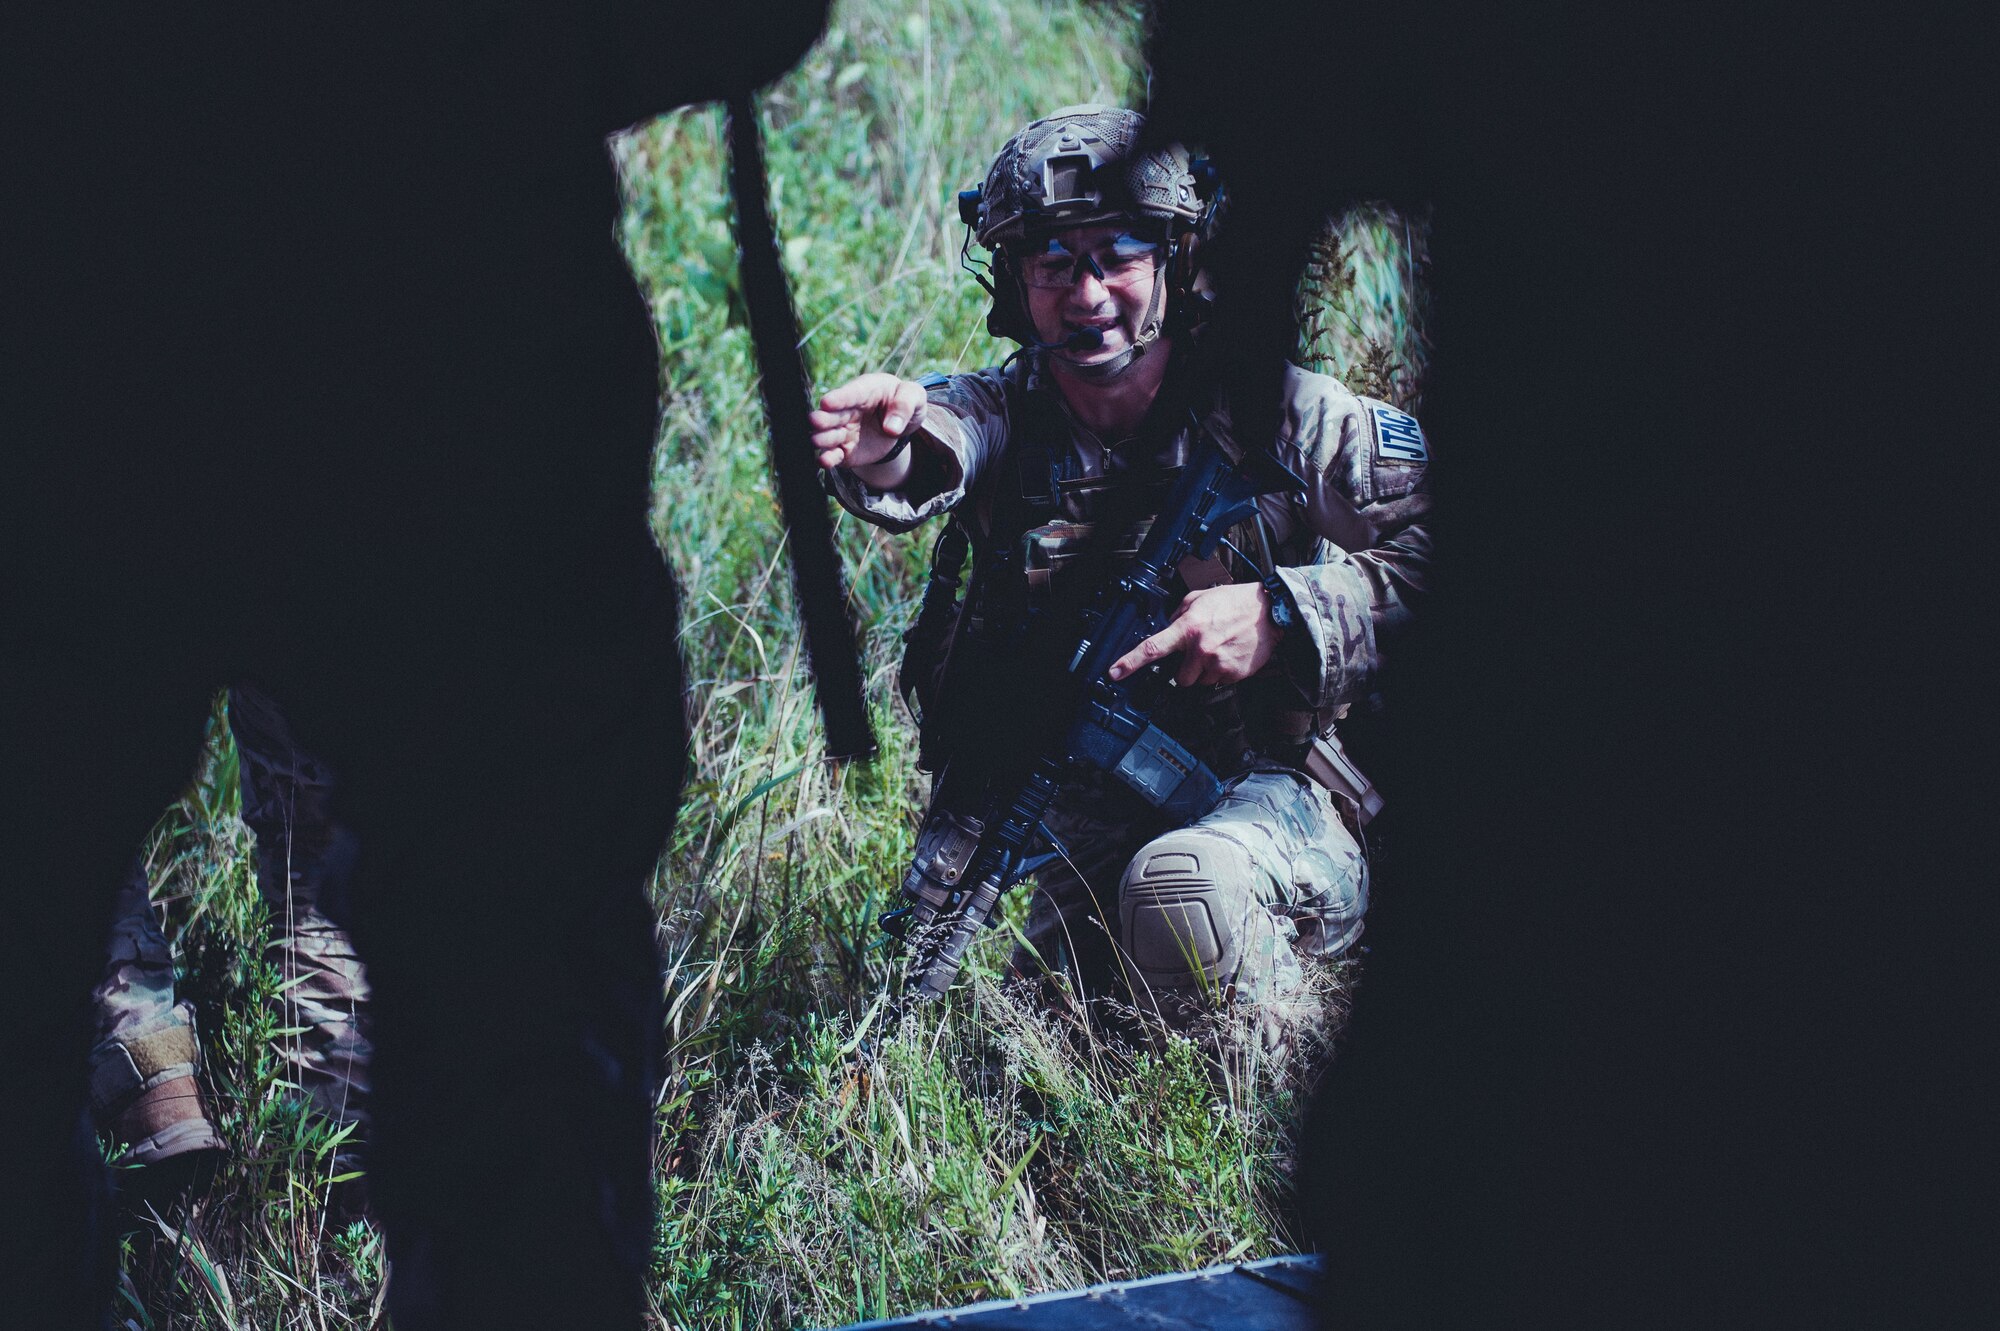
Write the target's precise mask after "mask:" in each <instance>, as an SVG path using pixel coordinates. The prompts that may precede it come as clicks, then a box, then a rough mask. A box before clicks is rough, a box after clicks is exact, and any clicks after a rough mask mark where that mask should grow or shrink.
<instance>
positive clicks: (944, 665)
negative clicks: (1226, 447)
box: [898, 375, 1344, 776]
mask: <svg viewBox="0 0 2000 1331" xmlns="http://www.w3.org/2000/svg"><path fill="white" fill-rule="evenodd" d="M1003 391H1004V392H1005V394H1006V400H1007V408H1008V420H1009V422H1010V427H1011V434H1010V439H1009V443H1008V447H1007V449H1006V450H1005V452H1004V453H1003V454H1002V456H1001V459H1000V467H999V474H998V475H996V476H994V477H993V478H992V480H991V481H990V482H988V483H986V484H983V485H982V487H981V491H982V493H978V494H975V495H968V496H967V498H966V500H965V501H964V502H963V503H961V504H960V505H959V506H958V508H957V509H955V510H954V511H953V512H952V513H951V515H950V516H949V517H948V518H947V520H946V524H945V529H944V531H943V533H942V534H941V535H940V536H939V538H938V541H937V545H936V548H935V551H934V553H933V559H932V564H931V572H930V578H929V580H928V582H927V584H926V586H925V589H924V594H923V598H922V601H921V605H920V609H919V611H918V614H917V616H916V619H915V621H914V622H913V623H912V625H911V627H910V629H909V631H908V632H907V633H906V634H905V635H904V652H903V661H902V665H901V669H900V670H899V672H898V686H899V688H900V690H901V692H902V693H903V696H904V698H905V699H906V700H907V701H908V702H909V704H910V707H911V710H912V711H913V712H914V713H915V714H916V715H917V717H918V719H919V749H918V766H919V767H920V768H922V769H923V770H925V771H929V772H937V771H939V770H941V769H942V767H943V766H944V764H945V763H947V762H949V761H950V759H951V757H952V755H953V754H954V752H956V751H958V749H959V747H960V746H961V745H964V744H966V743H972V742H977V740H978V734H979V730H980V727H981V726H982V725H984V724H990V723H992V722H993V721H995V720H998V721H1000V722H1001V723H1003V724H1004V721H1005V718H1004V717H1001V718H994V717H992V716H991V715H990V709H985V710H983V709H982V707H981V700H980V698H979V697H978V696H977V695H978V693H979V692H980V680H981V677H982V666H983V665H987V664H990V663H991V662H992V661H993V660H995V659H996V657H997V658H1004V657H1005V655H1006V653H1008V652H1009V651H1010V650H1013V649H1014V648H1015V647H1016V645H1017V644H1019V643H1020V642H1021V641H1022V639H1023V638H1024V636H1025V634H1026V632H1027V630H1028V628H1029V627H1030V625H1031V624H1032V623H1033V622H1034V620H1035V617H1036V616H1037V615H1038V614H1040V613H1043V612H1044V610H1045V608H1046V607H1047V606H1048V605H1050V604H1051V603H1052V602H1053V601H1054V600H1055V597H1054V593H1055V589H1056V587H1057V584H1058V579H1063V580H1064V581H1065V582H1066V581H1067V580H1068V579H1069V578H1073V577H1084V578H1086V579H1089V578H1090V574H1091V573H1093V572H1096V573H1097V574H1098V577H1097V578H1096V579H1093V580H1092V581H1095V582H1098V583H1100V584H1106V585H1108V582H1109V579H1110V577H1113V576H1115V575H1116V570H1117V568H1119V567H1121V566H1122V565H1123V563H1124V562H1125V561H1126V560H1127V559H1129V558H1130V556H1131V555H1132V553H1133V552H1134V551H1136V549H1137V548H1138V545H1139V542H1140V541H1141V540H1142V539H1143V537H1144V535H1145V530H1146V527H1147V526H1148V525H1150V522H1151V515H1152V514H1153V512H1154V511H1156V510H1157V508H1158V506H1159V503H1160V502H1161V501H1162V500H1164V498H1165V495H1166V492H1167V490H1168V488H1169V487H1171V485H1172V482H1173V479H1174V477H1175V475H1176V474H1177V473H1178V472H1179V470H1180V468H1181V467H1182V466H1183V465H1185V462H1186V458H1187V457H1188V455H1189V453H1190V452H1191V450H1192V447H1193V442H1194V431H1195V430H1196V429H1200V428H1206V429H1219V428H1220V423H1219V422H1218V421H1217V420H1216V418H1215V416H1214V414H1213V412H1212V411H1210V412H1208V413H1205V414H1204V416H1203V417H1202V418H1201V419H1200V420H1197V418H1196V416H1195V415H1194V413H1193V411H1192V410H1190V409H1186V408H1183V409H1181V411H1180V416H1181V419H1182V421H1184V424H1181V425H1179V426H1178V428H1175V429H1173V430H1172V432H1171V433H1170V434H1168V435H1167V437H1166V439H1165V442H1164V443H1163V444H1161V445H1160V446H1159V447H1154V448H1149V447H1146V446H1145V445H1143V444H1142V445H1141V446H1140V447H1139V448H1138V450H1137V452H1138V453H1139V455H1140V456H1139V457H1137V458H1136V459H1134V460H1133V461H1132V463H1131V465H1130V466H1128V467H1126V468H1125V469H1124V470H1122V471H1121V472H1118V473H1116V474H1114V473H1113V472H1112V470H1111V463H1112V458H1111V457H1110V456H1108V455H1107V458H1106V464H1107V465H1106V471H1105V474H1104V475H1101V476H1085V475H1083V464H1082V459H1081V457H1080V456H1079V455H1078V452H1077V449H1076V448H1075V446H1074V445H1073V443H1072V440H1073V433H1072V429H1071V427H1070V425H1069V423H1068V421H1067V420H1066V419H1065V418H1064V416H1063V413H1062V411H1061V408H1060V407H1059V405H1058V404H1057V398H1056V393H1055V391H1054V390H1053V389H1045V390H1041V391H1036V392H1030V391H1028V390H1027V389H1026V388H1025V387H1024V386H1023V382H1022V377H1021V376H1018V375H1016V376H1011V377H1009V378H1007V379H1005V380H1004V381H1003ZM1157 429H1158V427H1156V430H1157ZM1107 514H1108V515H1110V516H1111V520H1112V521H1114V522H1116V523H1117V524H1118V525H1119V526H1120V527H1122V528H1123V530H1121V531H1118V532H1116V533H1113V534H1111V535H1109V536H1108V537H1107V539H1110V540H1112V541H1113V543H1114V544H1113V547H1112V548H1110V549H1104V550H1101V549H1099V543H1098V541H1096V540H1095V539H1094V538H1095V537H1097V535H1098V528H1099V527H1100V525H1101V524H1102V520H1103V519H1104V518H1105V517H1106V516H1107ZM1299 520H1300V519H1299V515H1298V513H1297V506H1296V502H1295V501H1294V499H1293V498H1292V497H1290V496H1283V495H1273V496H1268V497H1267V501H1266V512H1265V513H1264V515H1263V520H1262V521H1261V522H1260V523H1246V524H1244V525H1243V526H1242V527H1240V528H1238V529H1237V530H1235V531H1233V532H1232V533H1231V536H1230V540H1231V542H1232V543H1233V544H1234V545H1235V546H1236V547H1237V549H1238V550H1239V551H1242V552H1244V553H1245V554H1251V553H1254V554H1256V555H1258V556H1261V562H1262V564H1263V566H1264V567H1261V568H1260V567H1256V566H1255V565H1253V564H1251V563H1250V562H1249V561H1246V560H1245V559H1244V558H1242V557H1241V556H1239V555H1236V554H1233V553H1230V552H1228V551H1227V550H1222V551H1218V552H1217V555H1216V557H1215V558H1213V559H1210V560H1205V561H1200V562H1199V563H1196V562H1195V561H1192V560H1190V561H1187V562H1184V563H1183V565H1182V567H1181V575H1182V580H1183V582H1184V583H1186V584H1187V587H1188V590H1194V589H1196V588H1198V587H1207V586H1214V585H1218V584H1221V583H1224V582H1239V581H1255V580H1256V579H1257V578H1259V577H1260V576H1262V574H1263V573H1264V572H1265V571H1267V569H1268V567H1269V564H1270V561H1271V551H1272V550H1273V549H1275V548H1277V546H1278V545H1279V544H1280V543H1281V542H1282V541H1284V540H1285V539H1286V538H1287V537H1288V536H1289V535H1290V533H1291V532H1292V531H1293V530H1295V524H1296V523H1297V522H1298V521H1299ZM1274 527H1275V534H1274V532H1273V528H1274ZM1260 528H1261V530H1260ZM968 556H969V557H970V559H971V563H972V575H971V580H970V584H969V586H967V587H966V589H965V593H964V595H963V597H961V596H960V594H959V589H960V585H961V581H962V579H963V577H964V571H965V565H966V562H967V559H968ZM1091 563H1094V564H1095V567H1094V568H1092V567H1090V566H1089V564H1091ZM1078 590H1084V589H1081V588H1079V589H1078ZM1281 650H1282V648H1281ZM1343 710H1344V709H1343ZM1333 720H1334V715H1333V711H1332V709H1322V710H1319V711H1315V710H1313V709H1311V708H1310V707H1308V706H1307V699H1306V697H1305V696H1304V695H1303V694H1302V693H1301V692H1300V691H1299V689H1298V688H1297V687H1296V686H1295V685H1293V684H1292V683H1291V682H1290V681H1289V680H1287V679H1286V678H1285V677H1284V674H1283V672H1281V671H1279V670H1277V669H1274V668H1267V669H1266V670H1264V671H1262V672H1260V673H1259V674H1258V675H1257V676H1256V677H1255V678H1253V679H1250V680H1245V681H1243V682H1242V683H1241V684H1237V685H1226V686H1222V687H1219V688H1205V689H1197V690H1189V691H1188V696H1187V701H1186V703H1185V705H1183V706H1181V707H1178V708H1176V709H1175V714H1174V715H1172V716H1169V717H1165V718H1163V720H1162V725H1163V728H1164V729H1167V730H1168V731H1169V733H1171V734H1173V735H1174V736H1175V737H1176V738H1177V739H1178V740H1180V742H1182V743H1183V744H1186V745H1187V746H1188V748H1190V749H1191V750H1193V751H1194V752H1195V753H1197V754H1198V755H1199V756H1201V757H1202V759H1203V760H1204V761H1205V762H1207V763H1208V764H1209V765H1210V766H1211V767H1212V768H1213V769H1214V770H1215V771H1216V772H1217V773H1218V774H1220V775H1224V776H1227V775H1230V774H1233V773H1236V772H1240V771H1244V770H1248V769H1250V768H1252V767H1270V766H1273V765H1276V766H1283V767H1289V768H1294V769H1298V770H1304V769H1305V767H1306V758H1307V751H1308V749H1309V748H1310V746H1311V745H1312V742H1313V740H1314V739H1315V738H1316V737H1317V736H1318V735H1320V734H1321V733H1323V732H1325V731H1327V730H1329V729H1330V728H1331V724H1332V722H1333Z"/></svg>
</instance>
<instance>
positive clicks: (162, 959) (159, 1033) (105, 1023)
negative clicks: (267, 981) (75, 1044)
mask: <svg viewBox="0 0 2000 1331" xmlns="http://www.w3.org/2000/svg"><path fill="white" fill-rule="evenodd" d="M108 952H109V955H108V957H107V958H106V966H105V972H104V978H103V980H102V981H101V982H100V983H99V984H98V986H97V988H96V990H95V991H94V992H93V993H92V996H91V997H92V1000H93V1002H94V1004H95V1006H96V1010H97V1042H96V1043H95V1044H94V1045H92V1046H91V1050H90V1104H91V1111H92V1114H93V1116H94V1117H95V1119H96V1121H97V1127H98V1130H99V1131H101V1132H103V1133H105V1134H107V1135H108V1136H111V1137H112V1138H114V1139H116V1140H117V1141H119V1142H121V1143H123V1144H124V1145H126V1146H127V1147H129V1148H130V1150H129V1152H128V1156H129V1158H130V1159H131V1160H133V1161H135V1162H136V1163H139V1164H154V1163H157V1162H158V1161H161V1160H166V1159H169V1158H171V1157H173V1156H177V1155H184V1154H186V1153H187V1152H189V1151H199V1150H209V1149H220V1147H221V1146H222V1139H221V1137H220V1136H218V1135H217V1133H216V1130H215V1126H214V1124H213V1123H211V1122H210V1121H209V1118H208V1115H207V1112H206V1110H205V1108H204V1106H203V1104H202V1099H201V1090H200V1086H199V1083H198V1082H197V1081H196V1079H195V1068H196V1066H197V1065H198V1063H199V1062H200V1054H199V1047H198V1045H197V1043H196V1039H195V1026H194V1009H193V1007H192V1006H190V1005H189V1004H187V1003H184V1002H177V1001H176V1000H175V996H174V957H173V948H172V946H171V945H170V944H169V943H168V942H167V937H166V935H165V934H164V933H163V932H161V929H160V922H159V920H158V919H157V918H156V917H155V915H154V912H153V904H152V892H151V888H150V885H149V884H148V882H147V880H146V871H145V867H144V866H143V865H141V864H138V863H136V862H135V863H134V864H133V866H132V872H131V873H130V874H129V875H128V876H127V877H126V879H125V883H124V885H123V886H122V887H120V888H119V890H118V897H117V902H116V906H115V909H114V911H113V918H112V924H111V940H110V946H109V949H108Z"/></svg>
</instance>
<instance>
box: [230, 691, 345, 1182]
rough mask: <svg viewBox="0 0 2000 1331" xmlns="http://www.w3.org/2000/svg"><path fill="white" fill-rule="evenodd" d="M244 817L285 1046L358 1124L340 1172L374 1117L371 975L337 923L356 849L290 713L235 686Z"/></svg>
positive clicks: (324, 1100)
mask: <svg viewBox="0 0 2000 1331" xmlns="http://www.w3.org/2000/svg"><path fill="white" fill-rule="evenodd" d="M229 724H230V730H231V732H232V733H233V734H234V736H235V738H236V749H237V755H238V760H239V762H240V770H241V773H242V791H243V821H244V822H245V823H247V824H248V825H249V827H250V830H251V831H252V832H253V833H255V834H256V838H257V882H258V887H259V889H260V890H261V891H262V893H263V895H264V899H265V902H266V903H267V905H268V906H269V907H270V911H271V944H270V948H271V952H272V955H273V959H274V960H275V961H276V962H277V964H278V966H279V968H280V971H281V972H282V974H283V975H284V979H285V982H286V985H287V987H286V989H285V999H284V1001H285V1021H284V1025H285V1027H286V1028H287V1029H288V1030H295V1031H297V1032H298V1034H296V1035H289V1036H286V1037H285V1039H284V1043H283V1045H282V1047H281V1052H282V1053H283V1055H284V1058H285V1061H286V1063H287V1064H288V1065H289V1067H290V1071H291V1075H292V1078H293V1079H294V1080H295V1081H297V1082H298V1084H299V1087H300V1089H301V1090H303V1091H304V1092H305V1094H306V1096H307V1098H308V1100H309V1101H310V1102H311V1105H312V1108H313V1110H314V1111H315V1112H316V1113H318V1114H320V1115H321V1116H323V1117H325V1118H327V1119H330V1120H332V1121H333V1122H335V1123H340V1124H348V1123H354V1124H358V1125H359V1128H358V1131H357V1133H356V1135H355V1136H354V1137H350V1138H349V1139H348V1145H347V1146H346V1147H345V1148H343V1149H342V1150H341V1151H340V1152H339V1153H338V1154H337V1155H336V1157H335V1159H334V1162H333V1172H334V1173H336V1174H342V1173H348V1172H350V1171H352V1170H354V1169H356V1168H358V1167H359V1160H358V1158H357V1156H356V1155H355V1148H357V1147H359V1146H360V1145H361V1140H360V1139H361V1137H362V1136H363V1135H364V1134H365V1133H366V1132H367V1126H368V1112H367V1106H368V1093H369V1075H368V1065H369V1062H370V1059H371V1057H372V1055H373V1046H372V1044H371V1043H370V1041H369V1036H368V998H369V988H368V976H367V972H366V969H365V968H364V967H363V966H362V964H361V960H360V958H359V956H357V955H356V953H355V950H354V945H353V943H352V942H351V941H350V940H349V938H348V936H347V932H346V930H345V929H344V928H343V927H342V925H341V924H340V923H339V920H340V919H341V918H342V917H343V916H344V915H345V906H346V902H345V900H344V895H345V889H346V886H347V879H348V876H349V874H350V873H351V871H352V868H353V862H354V859H355V854H356V848H355V845H354V839H353V837H352V836H351V835H350V834H349V833H348V832H347V831H346V829H345V828H343V827H342V826H341V825H340V824H339V823H338V822H336V821H335V820H334V817H333V809H332V804H333V791H334V779H333V773H332V772H331V771H330V770H329V769H328V768H327V766H326V764H325V763H324V762H322V761H321V760H320V759H318V758H316V757H315V756H314V755H312V754H311V753H308V752H306V751H305V750H303V749H301V748H300V747H299V746H298V744H297V743H296V742H295V741H294V740H293V738H292V733H291V728H290V726H289V725H288V724H287V723H286V721H285V717H284V714H283V713H282V712H280V711H279V710H278V708H277V706H276V705H275V704H274V703H272V701H271V700H270V699H269V698H267V697H265V696H264V695H262V694H261V693H258V692H257V691H256V690H254V689H250V688H247V687H244V686H241V685H239V686H237V687H235V688H233V689H231V690H230V694H229Z"/></svg>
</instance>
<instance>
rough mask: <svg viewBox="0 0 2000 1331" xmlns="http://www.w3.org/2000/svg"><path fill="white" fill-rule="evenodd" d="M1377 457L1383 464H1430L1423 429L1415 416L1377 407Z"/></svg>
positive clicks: (1429, 455) (1390, 408)
mask: <svg viewBox="0 0 2000 1331" xmlns="http://www.w3.org/2000/svg"><path fill="white" fill-rule="evenodd" d="M1374 410H1375V456H1376V458H1377V459H1378V460H1380V461H1383V462H1429V461H1430V460H1431V453H1430V450H1429V449H1428V448H1426V447H1424V431H1423V427H1421V426H1419V425H1418V424H1417V418H1416V417H1415V416H1406V415H1404V414H1403V413H1402V412H1400V411H1397V410H1396V409H1395V408H1393V407H1384V406H1379V405H1378V406H1376V407H1375V409H1374Z"/></svg>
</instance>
